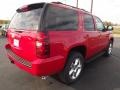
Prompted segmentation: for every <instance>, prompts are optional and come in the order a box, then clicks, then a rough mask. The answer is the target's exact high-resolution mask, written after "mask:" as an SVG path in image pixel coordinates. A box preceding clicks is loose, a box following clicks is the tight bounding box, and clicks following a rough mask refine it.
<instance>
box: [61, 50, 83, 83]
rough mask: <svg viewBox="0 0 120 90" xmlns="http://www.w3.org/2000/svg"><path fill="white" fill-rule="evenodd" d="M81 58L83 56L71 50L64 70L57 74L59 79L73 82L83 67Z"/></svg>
mask: <svg viewBox="0 0 120 90" xmlns="http://www.w3.org/2000/svg"><path fill="white" fill-rule="evenodd" d="M83 60H84V59H83V56H82V55H81V54H80V53H79V52H72V53H71V54H70V55H69V57H68V62H67V63H66V66H65V68H64V70H63V71H62V72H61V73H60V74H59V78H60V80H61V81H62V82H64V83H66V84H70V83H73V82H75V81H76V80H77V79H78V78H79V76H80V74H81V71H82V69H83Z"/></svg>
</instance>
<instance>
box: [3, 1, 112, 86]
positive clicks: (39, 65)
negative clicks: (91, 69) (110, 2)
mask: <svg viewBox="0 0 120 90" xmlns="http://www.w3.org/2000/svg"><path fill="white" fill-rule="evenodd" d="M111 30H113V28H112V27H111V26H107V28H105V26H104V24H103V22H102V21H101V19H100V18H98V17H97V16H95V15H92V14H91V13H89V12H87V11H85V10H83V9H79V8H76V7H72V6H69V5H66V4H62V3H55V2H54V3H36V4H30V5H27V6H24V7H22V8H19V9H17V11H16V14H15V16H14V17H13V19H12V20H11V23H10V26H9V28H8V31H7V39H8V44H6V46H5V47H6V51H7V55H8V57H9V59H10V61H11V63H13V64H15V65H17V66H18V67H19V68H21V69H22V70H24V71H26V72H29V73H30V74H32V75H36V76H47V75H54V74H55V75H58V77H59V79H60V80H61V81H62V82H64V83H66V84H70V83H73V82H75V81H76V80H78V78H79V77H80V75H81V72H82V70H83V67H84V63H86V62H89V61H90V60H92V59H94V57H96V56H99V55H102V54H104V55H106V56H110V55H111V53H112V47H113V42H114V38H113V36H112V32H111ZM11 71H12V70H11Z"/></svg>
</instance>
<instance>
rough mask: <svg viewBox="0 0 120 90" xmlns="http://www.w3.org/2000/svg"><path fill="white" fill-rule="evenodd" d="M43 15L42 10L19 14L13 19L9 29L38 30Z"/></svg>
mask: <svg viewBox="0 0 120 90" xmlns="http://www.w3.org/2000/svg"><path fill="white" fill-rule="evenodd" d="M41 14H42V8H39V9H34V10H30V11H26V12H17V13H16V14H15V16H14V17H13V19H12V21H11V23H10V26H9V28H14V29H22V30H37V29H38V27H39V20H40V16H41Z"/></svg>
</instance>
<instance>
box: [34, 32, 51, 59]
mask: <svg viewBox="0 0 120 90" xmlns="http://www.w3.org/2000/svg"><path fill="white" fill-rule="evenodd" d="M36 54H37V57H39V58H47V57H49V55H50V43H49V37H48V35H47V34H46V33H42V32H40V33H38V35H37V40H36Z"/></svg>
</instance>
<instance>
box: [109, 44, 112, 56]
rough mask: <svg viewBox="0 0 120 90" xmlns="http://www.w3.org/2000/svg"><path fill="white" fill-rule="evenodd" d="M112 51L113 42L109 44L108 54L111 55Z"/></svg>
mask: <svg viewBox="0 0 120 90" xmlns="http://www.w3.org/2000/svg"><path fill="white" fill-rule="evenodd" d="M111 53H112V43H110V44H109V48H108V54H109V55H110V54H111Z"/></svg>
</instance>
